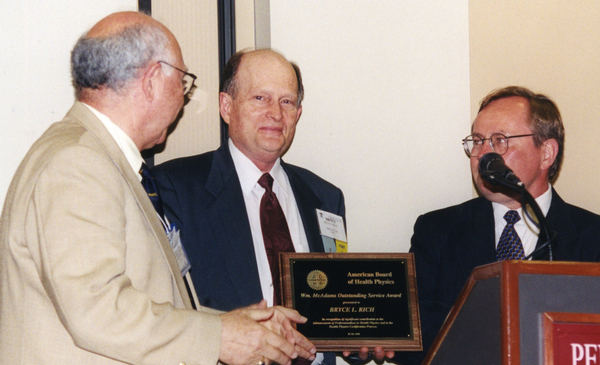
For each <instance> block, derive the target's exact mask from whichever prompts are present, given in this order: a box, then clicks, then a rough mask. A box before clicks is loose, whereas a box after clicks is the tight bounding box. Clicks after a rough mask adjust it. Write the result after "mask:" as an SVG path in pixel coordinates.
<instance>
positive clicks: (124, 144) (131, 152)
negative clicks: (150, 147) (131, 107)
mask: <svg viewBox="0 0 600 365" xmlns="http://www.w3.org/2000/svg"><path fill="white" fill-rule="evenodd" d="M82 104H83V105H85V106H86V107H88V108H89V109H90V110H91V111H92V113H94V115H95V116H96V117H98V119H100V121H101V122H102V124H103V125H104V127H106V129H108V133H110V135H111V136H112V138H113V139H114V140H115V142H117V145H118V146H119V148H120V149H121V151H122V152H123V154H124V155H125V158H126V159H127V162H129V165H130V166H131V168H132V169H133V172H135V174H136V175H137V177H138V179H140V181H142V175H140V167H141V166H142V162H144V159H143V158H142V154H141V153H140V150H138V148H137V146H136V145H135V143H134V142H133V140H132V139H131V138H130V137H129V136H128V135H127V133H125V132H124V131H123V130H122V129H121V128H119V126H117V125H116V124H115V123H113V121H112V120H110V118H109V117H108V116H106V115H104V114H102V113H100V112H99V111H97V110H96V109H94V108H93V107H91V106H89V105H87V104H85V103H82Z"/></svg>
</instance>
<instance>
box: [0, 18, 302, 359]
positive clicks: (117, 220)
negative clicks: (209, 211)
mask: <svg viewBox="0 0 600 365" xmlns="http://www.w3.org/2000/svg"><path fill="white" fill-rule="evenodd" d="M71 61H72V73H73V80H74V84H75V87H76V95H77V100H78V101H77V102H75V104H74V105H73V107H72V108H71V110H70V111H69V112H68V113H67V115H66V116H65V118H64V119H63V120H62V121H61V122H59V123H56V124H54V125H52V126H51V127H50V128H49V129H48V130H47V131H46V133H44V135H43V136H42V137H41V138H40V139H39V140H38V141H37V142H36V143H35V144H34V145H33V147H32V148H31V150H30V151H29V153H28V154H27V156H26V157H25V159H24V160H23V162H22V163H21V165H20V167H19V168H18V170H17V172H16V174H15V177H14V179H13V182H12V184H11V186H10V188H9V192H8V195H7V197H6V202H5V206H4V209H3V211H2V217H1V219H0V224H1V226H0V364H60V365H64V364H115V363H131V364H180V363H188V364H202V365H214V364H216V363H217V361H222V362H225V363H227V364H230V365H237V364H256V363H259V362H264V361H265V359H272V360H274V361H277V362H278V363H282V364H289V363H290V361H291V359H292V358H295V357H296V356H297V355H298V354H299V355H301V356H304V357H307V358H312V357H313V355H312V353H314V346H313V345H312V344H311V343H310V342H308V340H306V339H305V338H304V337H303V336H301V335H300V334H298V333H297V332H295V331H294V330H293V329H292V327H291V324H290V321H296V322H299V321H302V320H303V318H302V317H301V316H300V315H299V314H298V313H297V312H295V311H291V310H286V309H284V308H280V307H276V308H266V306H265V305H264V304H263V303H261V304H257V305H254V306H251V307H246V308H242V309H240V310H236V311H232V312H228V313H222V312H217V311H214V310H210V309H207V308H203V307H200V308H199V310H198V311H195V310H193V309H192V306H191V303H190V299H189V297H188V294H187V291H186V288H185V285H184V282H183V280H182V276H181V272H180V269H179V266H178V263H177V261H176V258H175V255H174V253H173V250H172V249H171V246H170V243H169V240H168V239H167V236H166V235H165V231H164V229H163V226H162V224H161V221H160V219H159V216H158V215H157V213H156V211H155V210H154V208H153V206H152V203H151V202H150V200H149V198H148V195H147V194H146V191H145V190H144V188H143V187H142V185H141V184H140V180H141V176H140V175H139V174H138V170H139V168H140V165H141V163H142V161H143V160H142V158H141V155H140V151H142V150H144V149H147V148H151V147H153V146H154V145H156V144H158V143H162V142H163V141H164V140H165V138H166V130H167V128H168V126H169V125H170V124H171V123H172V122H173V121H174V120H175V118H176V116H177V114H178V113H179V111H180V110H181V108H182V107H183V103H184V95H183V90H184V89H188V91H189V88H190V85H189V84H188V85H185V84H183V88H182V83H183V81H184V77H186V76H185V75H190V74H188V73H187V71H185V70H186V67H185V64H184V62H183V58H182V56H181V50H180V48H179V45H178V44H177V41H176V40H175V38H174V37H173V35H172V34H171V33H170V32H169V31H168V30H167V29H166V28H165V27H164V26H163V25H162V24H160V23H159V22H157V21H155V20H153V19H152V18H150V17H148V16H146V15H143V14H140V13H134V12H126V13H116V14H112V15H110V16H108V17H106V18H105V19H103V20H101V21H100V22H99V23H98V24H96V25H95V26H94V27H93V28H92V29H91V30H90V31H89V32H88V33H87V34H86V35H84V36H83V37H82V38H81V39H80V40H79V41H78V43H77V44H76V46H75V49H74V50H73V53H72V60H71Z"/></svg>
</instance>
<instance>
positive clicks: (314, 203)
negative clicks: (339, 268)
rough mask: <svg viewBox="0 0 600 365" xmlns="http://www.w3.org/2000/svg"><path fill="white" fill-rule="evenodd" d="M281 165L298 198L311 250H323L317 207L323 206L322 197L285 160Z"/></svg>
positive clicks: (297, 201)
mask: <svg viewBox="0 0 600 365" xmlns="http://www.w3.org/2000/svg"><path fill="white" fill-rule="evenodd" d="M281 167H282V168H283V170H284V171H285V173H286V174H287V176H288V179H289V180H290V185H291V186H292V191H293V192H294V198H295V199H296V205H297V206H298V211H299V212H300V218H301V219H302V225H303V226H304V231H305V232H306V240H307V241H308V247H309V248H310V252H323V251H325V249H324V247H323V239H322V238H321V233H320V232H319V222H318V220H317V212H316V209H320V208H321V207H322V206H323V203H322V202H321V199H319V197H318V196H317V195H316V194H315V193H314V192H313V190H312V189H311V188H310V186H309V185H308V184H307V183H306V182H305V181H304V180H303V179H302V178H301V177H300V176H299V175H298V174H297V173H296V171H294V170H293V169H292V168H290V166H289V165H287V164H286V163H285V162H283V160H282V161H281Z"/></svg>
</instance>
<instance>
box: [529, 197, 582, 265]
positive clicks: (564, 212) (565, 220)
mask: <svg viewBox="0 0 600 365" xmlns="http://www.w3.org/2000/svg"><path fill="white" fill-rule="evenodd" d="M546 223H547V224H548V229H549V230H550V235H552V234H553V232H554V233H556V237H555V239H554V241H553V244H552V248H553V253H556V252H557V251H558V252H560V251H561V250H563V249H565V248H568V247H569V246H570V244H571V243H572V242H574V241H577V240H578V239H579V234H578V233H577V229H576V226H575V222H573V220H572V218H571V215H570V213H569V211H568V209H567V203H565V201H564V200H562V198H561V197H560V196H559V195H558V194H557V193H556V191H555V190H554V188H552V202H551V203H550V209H548V213H547V214H546ZM540 238H541V235H540ZM543 244H544V242H541V240H540V239H538V242H537V244H536V249H538V248H539V247H540V246H541V245H543ZM544 251H545V254H544V255H543V256H542V259H548V252H547V251H546V250H544ZM553 259H554V260H560V259H561V258H560V257H553Z"/></svg>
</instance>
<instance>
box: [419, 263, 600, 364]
mask: <svg viewBox="0 0 600 365" xmlns="http://www.w3.org/2000/svg"><path fill="white" fill-rule="evenodd" d="M599 289H600V263H582V262H557V261H554V262H548V261H512V260H511V261H503V262H497V263H493V264H489V265H484V266H480V267H478V268H476V269H475V270H473V272H472V273H471V276H470V277H469V280H468V281H467V283H466V284H465V286H464V287H463V289H462V291H461V293H460V295H459V297H458V299H457V301H456V303H455V304H454V307H452V310H451V311H450V313H449V314H448V317H447V318H446V321H445V322H444V325H443V326H442V329H441V330H440V332H439V334H438V336H437V337H436V339H435V341H434V343H433V345H432V347H431V349H430V350H429V352H428V353H427V356H426V358H425V360H424V362H423V364H424V365H425V364H427V365H439V364H444V365H450V364H460V365H469V364H488V365H492V364H498V365H517V364H523V365H536V364H552V363H556V364H559V363H560V362H555V361H554V360H553V351H554V350H553V347H552V346H553V345H552V329H551V326H552V323H553V321H556V322H562V321H565V322H569V323H576V324H577V323H579V324H587V323H589V324H593V325H595V327H590V328H592V329H593V330H595V331H596V332H597V334H596V336H598V337H599V338H600V335H598V333H600V315H598V314H600V290H599ZM588 327H589V326H588ZM592 338H593V337H592ZM595 343H596V344H600V341H596V342H595ZM575 350H577V351H578V352H577V356H579V354H580V352H579V349H574V350H573V351H575ZM588 350H589V349H588ZM592 350H593V349H592ZM592 350H590V351H592ZM595 351H600V347H599V348H598V349H596V350H595ZM592 355H593V356H596V355H594V354H593V353H591V355H590V356H592ZM582 356H583V355H582ZM597 361H598V363H600V352H599V353H598V356H597ZM568 363H569V364H571V363H574V362H568ZM581 364H585V362H584V361H582V362H581Z"/></svg>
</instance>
